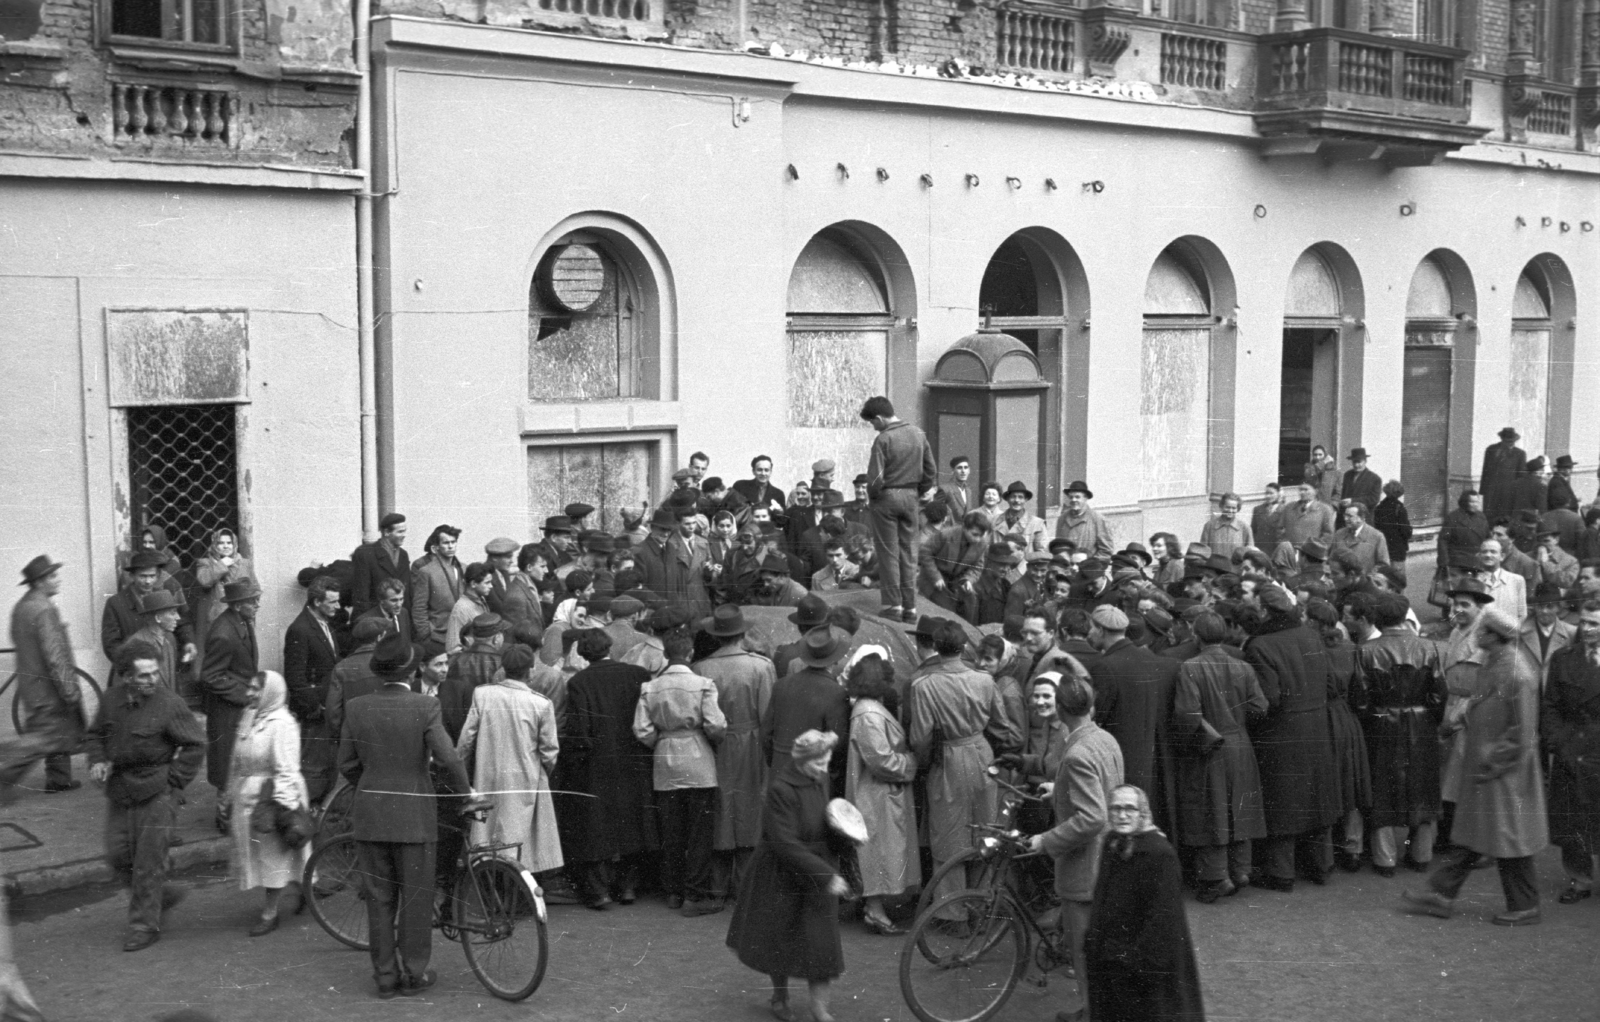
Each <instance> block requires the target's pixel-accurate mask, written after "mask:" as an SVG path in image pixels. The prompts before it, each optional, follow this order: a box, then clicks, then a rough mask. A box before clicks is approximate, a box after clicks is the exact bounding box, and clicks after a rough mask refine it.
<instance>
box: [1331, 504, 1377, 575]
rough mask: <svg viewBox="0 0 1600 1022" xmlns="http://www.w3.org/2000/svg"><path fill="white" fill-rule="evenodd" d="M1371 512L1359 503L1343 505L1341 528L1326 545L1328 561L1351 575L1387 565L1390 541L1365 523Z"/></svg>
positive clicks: (1361, 573)
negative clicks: (1342, 524) (1342, 523)
mask: <svg viewBox="0 0 1600 1022" xmlns="http://www.w3.org/2000/svg"><path fill="white" fill-rule="evenodd" d="M1371 514H1372V510H1371V509H1370V508H1368V507H1367V505H1365V504H1363V503H1361V502H1360V501H1358V500H1352V501H1350V502H1349V503H1348V504H1346V505H1344V527H1343V528H1341V529H1340V530H1339V531H1337V532H1335V533H1334V534H1333V542H1332V543H1329V544H1328V559H1329V560H1330V561H1332V562H1333V563H1334V564H1335V565H1337V566H1338V567H1339V568H1340V569H1341V570H1343V571H1345V572H1348V573H1349V574H1351V575H1365V574H1367V573H1368V572H1369V571H1371V570H1372V569H1373V568H1375V567H1377V566H1378V565H1380V564H1388V563H1389V541H1388V540H1387V539H1385V538H1384V535H1383V533H1381V532H1379V531H1378V530H1377V529H1374V528H1373V527H1372V526H1370V525H1368V524H1367V518H1368V517H1370V516H1371Z"/></svg>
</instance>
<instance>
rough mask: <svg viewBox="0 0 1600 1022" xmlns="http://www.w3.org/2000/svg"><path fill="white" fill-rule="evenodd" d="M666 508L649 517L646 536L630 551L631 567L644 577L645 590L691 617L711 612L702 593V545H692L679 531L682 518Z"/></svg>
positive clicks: (689, 510)
mask: <svg viewBox="0 0 1600 1022" xmlns="http://www.w3.org/2000/svg"><path fill="white" fill-rule="evenodd" d="M685 510H686V511H687V515H684V514H683V513H680V512H676V511H673V510H671V509H670V508H664V507H662V508H656V511H655V514H653V515H652V516H651V518H650V535H649V536H648V537H646V539H645V541H644V542H643V543H641V544H639V545H638V546H637V547H635V548H634V552H633V553H634V567H636V568H638V569H639V571H640V572H641V573H643V575H644V585H645V588H646V589H649V590H650V591H651V592H653V593H656V594H658V595H660V596H662V597H664V598H665V599H666V600H667V601H668V602H669V603H672V604H674V605H676V606H679V607H682V608H683V609H684V610H685V611H687V612H688V613H690V614H692V615H694V616H695V617H697V618H698V617H700V616H702V615H705V614H709V613H711V597H710V596H709V595H708V594H707V592H706V584H705V567H706V562H707V561H708V560H709V558H710V553H709V550H708V549H707V547H706V546H705V544H703V543H699V544H693V545H691V543H690V542H689V540H688V539H686V538H685V537H684V536H683V535H682V533H681V531H680V528H679V525H680V521H681V519H682V518H683V517H690V518H692V517H693V516H694V514H695V512H694V509H693V508H687V509H685Z"/></svg>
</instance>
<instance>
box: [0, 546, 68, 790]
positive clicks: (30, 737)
mask: <svg viewBox="0 0 1600 1022" xmlns="http://www.w3.org/2000/svg"><path fill="white" fill-rule="evenodd" d="M22 584H23V585H25V586H27V587H28V591H27V592H26V593H24V594H23V596H22V599H20V600H18V601H17V605H16V606H15V607H13V608H11V645H13V646H15V647H16V672H17V685H18V691H17V698H18V699H20V700H22V703H23V706H24V707H26V709H25V710H24V711H23V724H24V726H25V727H26V729H27V732H28V734H27V737H26V738H25V739H23V740H22V744H23V745H24V746H25V747H26V748H25V750H24V752H23V754H22V755H21V756H19V757H18V758H15V759H12V760H11V761H10V762H9V763H7V764H6V765H5V766H4V767H3V768H0V797H6V796H9V795H10V794H12V792H11V788H12V787H13V786H14V785H16V783H17V782H18V781H20V780H22V777H23V775H24V774H26V773H27V772H28V769H29V768H30V767H32V766H33V764H34V763H36V762H37V761H39V760H40V759H43V760H44V790H45V791H47V792H58V791H71V790H73V789H74V788H80V787H82V786H83V782H81V781H75V780H73V779H72V752H73V750H75V749H76V748H77V747H78V744H79V743H80V742H81V741H82V740H83V729H84V724H85V723H86V722H85V721H84V719H83V698H82V696H80V695H79V693H78V679H77V676H76V675H75V674H74V671H75V670H76V669H77V664H76V663H74V662H73V659H72V640H71V638H70V637H68V635H67V626H66V623H65V622H63V621H62V620H61V612H60V611H59V610H57V609H56V604H55V595H56V593H58V592H60V591H61V564H60V562H58V561H52V560H51V559H50V558H49V557H47V556H46V555H44V554H40V555H39V556H38V557H35V558H34V559H33V560H31V561H29V562H28V564H27V566H26V567H24V568H23V569H22Z"/></svg>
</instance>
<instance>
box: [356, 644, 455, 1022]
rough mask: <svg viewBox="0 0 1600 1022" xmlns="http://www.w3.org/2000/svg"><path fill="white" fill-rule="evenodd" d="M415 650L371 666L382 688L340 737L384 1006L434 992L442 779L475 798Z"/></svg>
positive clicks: (377, 659)
mask: <svg viewBox="0 0 1600 1022" xmlns="http://www.w3.org/2000/svg"><path fill="white" fill-rule="evenodd" d="M390 638H391V639H397V638H398V637H397V636H390ZM395 644H396V645H397V646H398V645H399V643H398V642H396V643H395ZM381 645H382V644H380V646H381ZM415 649H416V648H415V647H414V646H407V647H406V648H405V649H404V650H403V651H401V650H398V649H396V650H394V651H392V653H391V651H390V650H387V649H385V650H384V653H385V654H388V655H383V656H377V655H375V656H374V657H373V664H374V666H375V667H378V668H380V669H381V673H380V675H379V677H380V678H381V679H382V681H383V687H382V688H381V689H379V690H378V691H377V692H374V693H372V694H371V695H365V696H361V697H359V698H357V699H352V700H351V701H350V703H349V705H348V706H347V707H346V715H345V719H344V727H343V730H342V731H341V733H340V737H339V772H340V773H342V774H343V775H344V778H345V780H347V781H349V782H350V783H351V784H352V785H354V786H355V789H356V793H355V800H354V802H353V803H352V805H351V808H350V823H351V833H352V835H353V836H354V837H355V840H356V855H357V858H358V860H359V862H360V866H361V876H362V884H363V893H364V895H365V900H366V903H367V930H368V933H369V934H370V935H371V939H372V945H371V957H372V972H373V978H374V979H375V980H376V981H377V992H378V996H379V997H380V998H383V999H385V1000H387V999H389V998H392V997H394V996H395V995H396V994H403V995H405V996H414V995H416V994H420V993H422V992H423V991H424V990H426V989H427V988H429V987H431V986H432V985H433V984H434V982H435V974H434V971H433V970H432V969H430V968H429V967H428V963H429V960H430V958H431V956H432V953H433V900H434V897H433V896H434V890H435V883H436V879H437V878H436V875H435V853H436V851H437V848H436V842H437V840H438V812H437V806H436V804H435V803H436V802H437V799H435V798H434V797H433V796H434V795H435V793H436V789H437V783H436V781H435V771H436V772H437V773H438V774H439V775H440V777H441V779H442V783H443V786H444V787H446V788H447V789H449V790H450V791H453V792H455V793H457V794H462V795H466V796H467V797H468V798H469V799H470V798H473V797H475V796H474V794H473V792H472V786H471V784H470V782H469V781H468V780H467V772H466V770H465V769H464V768H463V767H462V765H461V758H460V757H459V756H457V755H456V750H455V744H454V743H453V742H451V741H450V738H449V736H448V735H447V734H446V733H445V729H444V724H443V723H442V721H441V718H440V708H439V703H438V701H437V700H434V699H431V698H429V697H427V696H425V695H421V694H419V693H416V692H413V691H412V690H411V684H410V682H411V677H412V675H413V674H415V673H416V669H417V655H416V651H415ZM430 764H431V765H432V767H433V769H432V770H430Z"/></svg>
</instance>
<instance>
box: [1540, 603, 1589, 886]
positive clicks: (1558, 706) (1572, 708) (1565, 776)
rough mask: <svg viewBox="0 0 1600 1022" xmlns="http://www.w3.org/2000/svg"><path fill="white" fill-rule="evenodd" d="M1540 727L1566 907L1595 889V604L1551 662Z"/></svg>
mask: <svg viewBox="0 0 1600 1022" xmlns="http://www.w3.org/2000/svg"><path fill="white" fill-rule="evenodd" d="M1540 728H1541V730H1542V733H1543V738H1544V746H1543V747H1544V749H1545V751H1546V752H1547V753H1548V754H1549V756H1550V805H1549V810H1550V837H1551V839H1552V840H1553V841H1554V842H1555V843H1556V844H1557V845H1559V846H1560V847H1561V865H1562V868H1563V869H1564V870H1566V874H1567V887H1566V890H1564V891H1563V892H1562V893H1561V896H1560V897H1559V898H1558V899H1557V900H1558V901H1560V902H1561V904H1563V905H1571V904H1574V903H1576V902H1579V901H1583V900H1584V899H1586V898H1588V897H1590V895H1591V894H1592V893H1593V889H1594V868H1595V867H1594V857H1595V854H1596V853H1597V852H1600V769H1597V766H1596V765H1597V764H1600V600H1595V599H1587V600H1585V601H1584V602H1583V604H1582V605H1581V606H1580V607H1579V608H1578V641H1577V642H1576V643H1575V644H1574V645H1571V646H1568V647H1567V648H1566V649H1564V650H1562V651H1561V652H1559V653H1557V654H1556V655H1555V656H1553V657H1551V658H1550V675H1549V680H1548V681H1547V682H1546V683H1545V687H1544V705H1543V714H1542V716H1541V718H1540Z"/></svg>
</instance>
